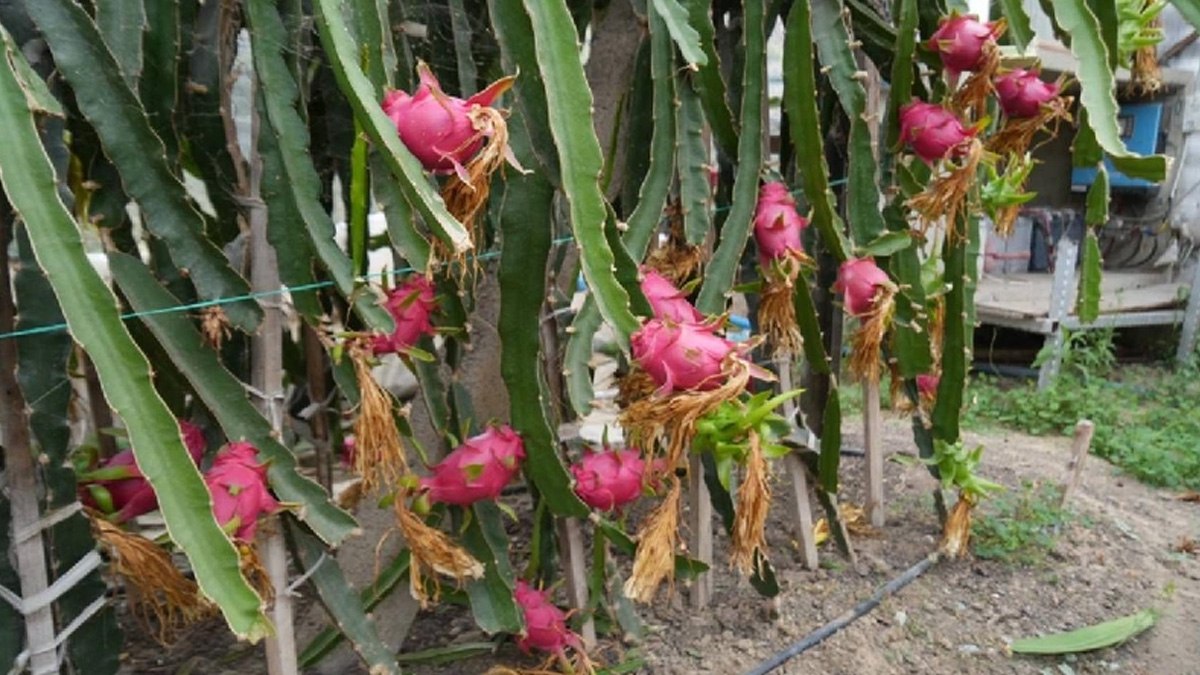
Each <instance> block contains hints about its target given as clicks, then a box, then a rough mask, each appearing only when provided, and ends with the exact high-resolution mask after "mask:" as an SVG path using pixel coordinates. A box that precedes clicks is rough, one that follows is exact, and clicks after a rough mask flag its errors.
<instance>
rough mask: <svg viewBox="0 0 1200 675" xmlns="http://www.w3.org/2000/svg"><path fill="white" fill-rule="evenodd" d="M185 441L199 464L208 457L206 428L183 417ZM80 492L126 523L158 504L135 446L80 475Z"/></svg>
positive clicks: (87, 501) (112, 517) (87, 500)
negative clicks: (141, 466) (139, 464)
mask: <svg viewBox="0 0 1200 675" xmlns="http://www.w3.org/2000/svg"><path fill="white" fill-rule="evenodd" d="M179 433H180V435H181V436H182V438H183V445H184V447H186V448H187V451H188V454H189V455H191V457H192V461H193V462H194V463H196V464H197V465H199V464H200V460H201V459H202V458H203V457H204V447H205V440H204V430H203V429H201V428H200V427H199V426H197V425H195V424H192V423H191V422H189V421H187V420H179ZM79 482H80V487H79V496H80V499H81V501H83V503H84V504H85V505H87V506H89V507H91V508H94V509H98V510H101V511H104V512H105V513H109V514H110V515H109V516H108V518H109V520H111V521H112V522H114V523H118V524H119V523H124V522H126V521H129V520H131V519H133V518H136V517H138V516H140V515H143V514H146V513H149V512H151V511H153V510H155V509H157V508H158V496H157V495H156V494H154V488H152V487H151V486H150V483H149V482H148V481H147V480H146V478H145V476H143V475H142V472H141V470H140V469H138V465H137V460H136V459H135V458H134V456H133V450H132V449H126V450H122V451H121V452H118V453H117V454H115V455H113V456H112V457H109V458H108V459H107V460H106V461H105V462H104V463H103V464H101V465H100V466H99V467H98V468H97V469H95V470H93V471H89V472H87V473H86V474H83V475H82V476H80V480H79Z"/></svg>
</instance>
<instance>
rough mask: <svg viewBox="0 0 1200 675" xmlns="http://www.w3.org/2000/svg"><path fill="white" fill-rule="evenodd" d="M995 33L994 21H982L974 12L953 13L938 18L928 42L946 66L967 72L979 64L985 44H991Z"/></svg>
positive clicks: (975, 68) (980, 64) (983, 53)
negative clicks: (935, 28)
mask: <svg viewBox="0 0 1200 675" xmlns="http://www.w3.org/2000/svg"><path fill="white" fill-rule="evenodd" d="M996 34H997V30H996V24H994V23H983V22H981V21H980V20H979V17H978V16H976V15H974V14H953V15H951V16H948V17H945V18H943V19H942V20H941V23H939V24H938V29H937V31H936V32H934V34H933V36H932V37H930V38H929V43H928V44H929V48H930V49H932V50H934V51H936V52H937V53H938V54H939V55H940V56H941V57H942V65H943V66H945V67H946V70H949V71H950V72H951V73H963V72H971V71H975V70H978V69H979V67H980V66H982V65H983V62H984V59H985V57H986V53H985V48H986V46H987V45H988V44H992V45H995V43H996Z"/></svg>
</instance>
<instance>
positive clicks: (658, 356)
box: [629, 319, 736, 394]
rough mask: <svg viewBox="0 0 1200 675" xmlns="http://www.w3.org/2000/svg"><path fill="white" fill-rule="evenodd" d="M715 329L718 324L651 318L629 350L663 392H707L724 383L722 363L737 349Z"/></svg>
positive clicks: (631, 338) (631, 340)
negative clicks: (677, 321) (675, 321)
mask: <svg viewBox="0 0 1200 675" xmlns="http://www.w3.org/2000/svg"><path fill="white" fill-rule="evenodd" d="M716 330H717V327H716V326H715V325H708V324H697V323H674V322H671V321H663V320H662V319H650V320H649V321H647V322H646V323H645V325H643V326H642V328H641V329H640V330H638V331H637V332H636V333H634V334H633V335H632V336H631V337H630V339H629V342H630V348H631V350H632V352H633V358H634V359H635V360H636V361H637V362H638V365H640V366H641V367H642V370H644V371H646V372H647V373H648V374H649V375H650V377H651V378H652V379H653V380H654V382H655V383H656V384H658V386H659V391H660V393H664V394H669V393H672V392H678V391H683V390H694V391H708V390H711V389H716V388H717V387H719V386H720V385H721V384H722V382H723V377H722V362H723V361H724V359H725V357H726V356H728V355H729V354H730V352H733V351H734V350H735V349H736V346H735V345H734V343H732V342H730V341H729V340H726V339H725V338H723V337H720V336H719V335H717V334H716Z"/></svg>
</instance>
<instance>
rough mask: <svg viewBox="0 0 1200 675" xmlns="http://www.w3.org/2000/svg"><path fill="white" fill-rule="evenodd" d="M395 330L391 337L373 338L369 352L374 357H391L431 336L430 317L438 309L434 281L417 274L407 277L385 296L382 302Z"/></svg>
mask: <svg viewBox="0 0 1200 675" xmlns="http://www.w3.org/2000/svg"><path fill="white" fill-rule="evenodd" d="M384 306H386V307H387V310H388V312H390V313H391V315H392V319H393V320H394V321H395V322H396V328H395V330H393V331H392V334H391V335H376V336H375V337H374V340H373V341H372V342H371V351H372V352H374V353H375V355H376V356H379V355H381V354H392V353H395V352H402V351H405V350H406V349H409V348H410V347H412V346H413V345H415V344H416V343H417V340H419V339H420V338H421V336H422V335H432V334H433V332H434V327H433V324H432V323H431V322H430V321H429V317H430V316H431V315H432V314H433V312H434V311H435V310H436V309H437V300H436V298H435V297H434V294H433V282H432V281H430V280H429V279H427V278H426V277H424V276H423V275H420V274H415V275H413V276H410V277H409V278H408V279H407V280H405V282H404V283H403V284H401V285H399V286H397V287H396V288H393V289H392V291H391V292H390V293H388V297H387V301H386V302H385V303H384Z"/></svg>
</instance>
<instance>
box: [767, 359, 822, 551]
mask: <svg viewBox="0 0 1200 675" xmlns="http://www.w3.org/2000/svg"><path fill="white" fill-rule="evenodd" d="M775 365H776V370H777V371H778V372H779V391H780V393H783V392H785V391H791V389H792V356H791V354H784V355H782V356H780V357H779V358H776V359H775ZM783 416H784V417H786V418H787V419H788V420H789V421H792V422H793V424H794V421H795V419H796V400H795V399H791V400H788V401H786V402H784V404H783ZM783 465H784V467H785V468H786V469H787V471H788V473H789V474H791V476H792V498H791V499H790V500H788V505H789V506H791V511H792V523H793V524H794V525H795V528H796V529H795V534H796V541H798V542H800V560H801V561H802V562H803V564H804V568H805V569H809V570H815V569H817V567H818V566H819V565H820V560H819V559H818V556H817V540H816V537H814V536H813V517H812V502H810V501H809V494H808V470H807V469H805V468H804V462H802V461H800V457H799V456H797V455H796V451H792V452H789V453H788V454H787V456H785V457H784V458H783Z"/></svg>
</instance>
